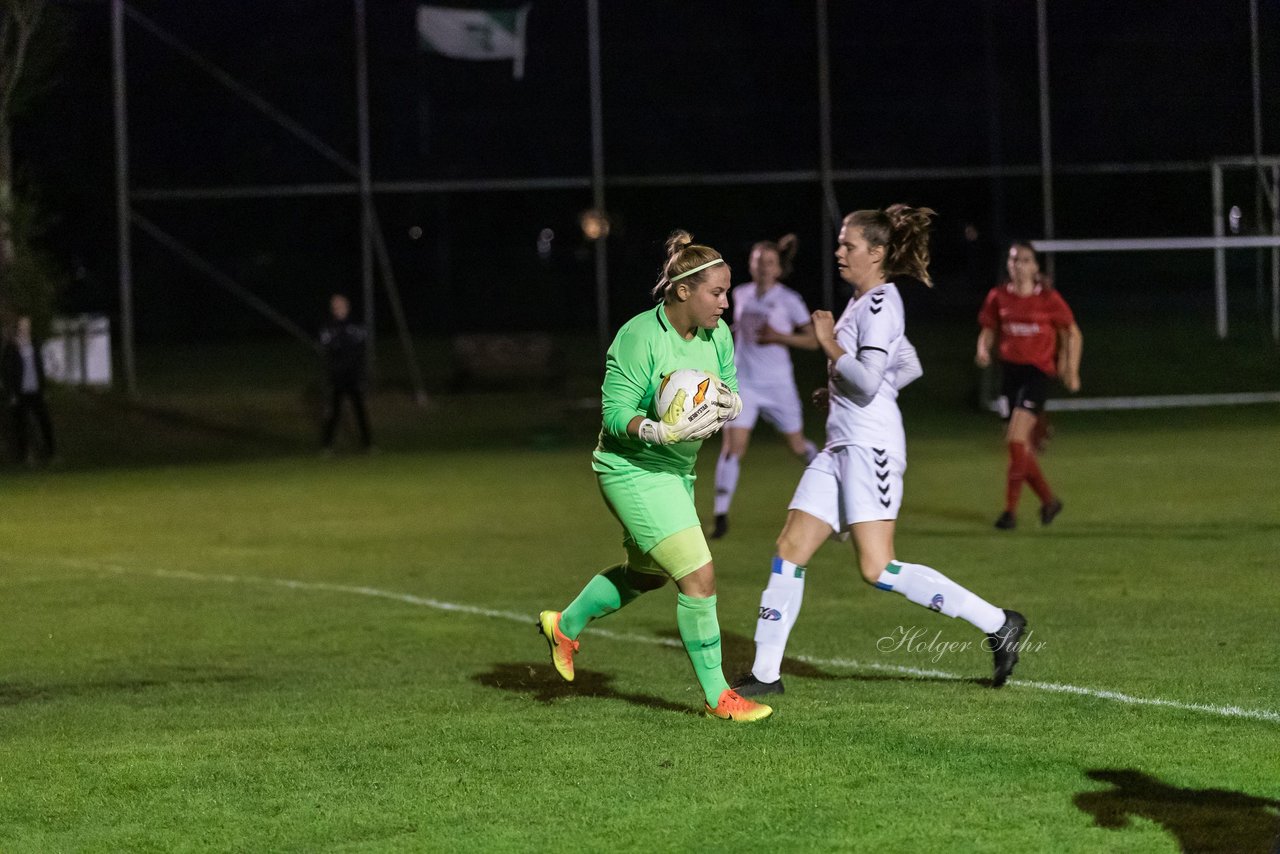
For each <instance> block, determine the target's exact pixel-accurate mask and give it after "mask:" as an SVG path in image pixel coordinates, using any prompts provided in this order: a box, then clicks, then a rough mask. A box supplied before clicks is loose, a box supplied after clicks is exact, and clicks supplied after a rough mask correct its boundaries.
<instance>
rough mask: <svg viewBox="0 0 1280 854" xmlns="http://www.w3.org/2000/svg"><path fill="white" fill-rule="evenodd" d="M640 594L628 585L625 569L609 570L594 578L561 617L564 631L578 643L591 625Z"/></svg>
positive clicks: (617, 567) (561, 625)
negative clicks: (588, 624) (584, 631)
mask: <svg viewBox="0 0 1280 854" xmlns="http://www.w3.org/2000/svg"><path fill="white" fill-rule="evenodd" d="M639 595H640V591H638V590H636V589H634V588H633V587H632V586H631V585H629V584H627V581H626V567H625V566H622V565H619V566H612V567H609V569H607V570H605V571H604V572H602V573H600V574H599V575H596V576H593V577H592V579H591V580H590V581H588V582H587V586H586V587H584V588H582V592H581V593H579V594H578V598H577V599H574V600H573V601H572V602H570V603H569V607H568V608H565V609H564V611H563V612H562V613H561V614H560V631H562V632H564V636H565V637H567V638H569V640H577V639H578V635H579V634H581V633H582V630H583V629H585V628H586V627H587V623H589V622H591V621H592V620H594V619H597V618H599V617H603V616H605V615H606V614H612V613H613V612H614V611H616V610H618V609H619V608H621V607H623V606H624V605H626V604H627V603H628V602H630V601H631V600H632V599H634V598H636V597H637V596H639Z"/></svg>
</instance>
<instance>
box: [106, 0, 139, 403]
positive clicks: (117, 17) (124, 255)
mask: <svg viewBox="0 0 1280 854" xmlns="http://www.w3.org/2000/svg"><path fill="white" fill-rule="evenodd" d="M111 68H112V75H111V79H112V92H113V102H114V112H115V126H116V127H115V131H116V250H117V253H118V255H119V257H120V355H121V362H122V364H123V367H124V390H125V393H126V394H128V395H129V397H137V396H138V374H137V369H136V366H135V364H134V358H133V246H132V244H131V243H130V239H129V238H130V216H129V127H128V113H127V111H126V102H125V85H124V84H125V75H124V71H125V68H124V0H111Z"/></svg>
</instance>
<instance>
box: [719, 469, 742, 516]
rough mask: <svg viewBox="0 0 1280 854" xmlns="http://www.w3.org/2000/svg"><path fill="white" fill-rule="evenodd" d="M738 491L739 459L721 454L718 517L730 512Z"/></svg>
mask: <svg viewBox="0 0 1280 854" xmlns="http://www.w3.org/2000/svg"><path fill="white" fill-rule="evenodd" d="M737 489H738V458H737V457H731V456H728V455H727V454H721V455H720V459H718V460H717V461H716V515H717V516H722V515H724V514H725V513H728V512H729V505H730V504H731V503H733V493H734V492H736V491H737Z"/></svg>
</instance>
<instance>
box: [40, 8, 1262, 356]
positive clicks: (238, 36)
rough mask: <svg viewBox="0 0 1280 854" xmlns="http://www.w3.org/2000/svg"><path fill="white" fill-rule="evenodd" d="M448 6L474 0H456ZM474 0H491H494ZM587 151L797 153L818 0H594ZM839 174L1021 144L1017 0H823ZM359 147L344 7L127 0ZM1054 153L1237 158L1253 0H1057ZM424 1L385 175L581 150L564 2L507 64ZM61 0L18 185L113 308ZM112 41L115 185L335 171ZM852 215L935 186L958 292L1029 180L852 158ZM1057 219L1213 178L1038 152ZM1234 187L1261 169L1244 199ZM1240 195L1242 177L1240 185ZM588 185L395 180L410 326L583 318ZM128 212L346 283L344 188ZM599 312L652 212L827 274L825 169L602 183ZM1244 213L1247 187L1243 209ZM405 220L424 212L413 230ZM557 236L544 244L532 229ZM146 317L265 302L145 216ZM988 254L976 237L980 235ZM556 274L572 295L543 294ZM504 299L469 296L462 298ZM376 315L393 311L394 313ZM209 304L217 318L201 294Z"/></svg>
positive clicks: (167, 59)
mask: <svg viewBox="0 0 1280 854" xmlns="http://www.w3.org/2000/svg"><path fill="white" fill-rule="evenodd" d="M452 5H460V6H462V5H473V6H483V5H484V4H466V3H462V2H459V3H456V4H452ZM493 5H512V4H510V3H502V4H499V3H494V4H493ZM601 5H602V7H603V10H602V29H603V93H604V127H605V163H606V169H607V171H608V173H609V174H611V175H620V176H646V175H661V174H669V173H697V172H711V173H716V172H737V171H754V170H760V171H775V170H797V169H814V168H816V165H817V158H818V110H817V94H816V92H817V90H816V80H817V66H816V60H815V49H814V47H815V35H814V11H813V5H812V3H809V2H798V1H797V2H759V3H757V2H728V0H725V2H719V0H717V2H683V3H670V2H652V0H648V1H647V2H641V0H604V2H602V4H601ZM830 6H831V8H830V30H831V54H832V76H831V87H832V96H833V102H834V109H833V124H834V135H833V139H834V159H835V167H836V168H837V169H872V168H889V167H893V168H900V167H920V168H932V167H964V166H971V167H990V166H996V167H1003V166H1028V165H1035V164H1036V163H1038V160H1039V147H1040V141H1039V134H1038V102H1037V98H1038V91H1037V77H1036V23H1035V3H1034V0H969V2H958V3H942V2H936V0H932V2H930V1H928V0H894V2H889V0H882V1H881V2H841V0H833V2H831V4H830ZM1259 6H1260V19H1261V29H1262V35H1263V63H1262V67H1263V100H1264V109H1263V115H1264V132H1263V138H1264V141H1265V143H1266V146H1265V147H1266V148H1267V150H1268V151H1269V152H1270V153H1272V154H1274V153H1276V152H1277V151H1278V150H1280V148H1278V145H1277V143H1278V141H1280V94H1278V93H1280V0H1260V3H1259ZM134 7H135V8H136V9H138V11H140V12H141V13H142V14H144V15H146V16H147V17H149V18H151V19H152V20H154V21H155V22H156V23H157V24H158V25H159V26H161V27H162V28H164V29H166V30H167V31H169V32H170V33H172V34H173V36H175V37H176V38H178V39H180V40H181V41H183V42H185V43H186V44H188V45H189V46H190V47H192V48H194V49H195V50H197V51H199V52H200V53H202V54H203V55H204V56H206V57H207V58H208V59H209V60H210V61H212V62H213V63H215V64H217V65H219V66H221V67H223V68H225V69H226V70H227V71H229V72H230V73H231V74H233V75H235V76H236V77H237V78H238V79H240V80H241V81H242V82H243V83H244V84H245V85H246V86H248V87H249V88H251V89H253V90H254V91H256V92H258V93H259V94H261V95H262V96H263V97H265V98H266V99H267V100H269V101H270V102H272V103H273V104H275V105H277V106H279V107H280V108H281V109H283V110H284V111H285V112H286V113H288V114H289V115H290V116H292V117H293V118H295V119H297V120H298V121H299V122H301V123H302V124H303V125H305V126H306V127H307V128H308V129H309V130H310V131H312V132H313V133H315V134H316V135H318V136H319V137H321V138H322V139H324V140H325V141H326V142H328V143H329V144H330V145H332V146H333V147H334V148H336V149H338V151H340V152H341V153H342V154H343V155H344V156H346V157H348V158H349V159H351V160H355V159H356V150H357V149H356V124H355V108H354V78H353V68H354V56H353V30H352V11H351V5H350V4H349V3H346V2H337V0H334V1H333V2H320V3H316V2H306V3H304V2H297V0H289V1H288V2H284V1H283V0H282V2H261V0H257V2H242V1H241V0H236V2H229V1H224V0H220V2H217V3H209V2H207V0H206V2H189V0H170V1H169V2H159V0H139V1H138V2H136V3H135V4H134ZM1049 7H1050V16H1049V31H1050V39H1051V44H1050V65H1051V90H1052V96H1053V112H1052V121H1053V131H1054V151H1053V154H1054V158H1055V161H1056V163H1058V164H1059V165H1062V166H1071V165H1079V164H1091V163H1102V162H1115V161H1173V160H1179V161H1181V160H1190V161H1205V162H1207V160H1208V159H1209V158H1211V157H1214V156H1220V155H1245V154H1248V153H1250V152H1251V150H1252V144H1253V138H1252V116H1251V94H1250V65H1249V21H1248V10H1249V6H1248V2H1247V0H1230V2H1212V3H1205V2H1188V0H1182V2H1114V0H1071V2H1064V0H1050V2H1049ZM416 8H417V4H416V3H410V2H403V0H388V2H376V0H370V2H369V21H368V26H369V35H370V89H371V110H372V124H373V135H372V144H373V166H374V174H375V179H376V180H385V181H389V180H412V179H432V178H450V179H470V178H509V177H560V176H584V175H589V174H590V166H591V161H590V142H589V127H590V126H589V112H588V106H589V90H588V80H587V74H586V72H587V49H586V15H585V2H583V0H563V2H539V0H534V2H533V10H532V12H531V14H530V17H529V32H528V41H527V46H528V58H527V61H526V74H525V78H524V79H523V80H520V81H516V80H513V79H512V75H511V70H510V65H509V64H508V63H505V62H496V63H473V62H461V61H456V60H448V59H444V58H441V57H437V56H433V55H427V54H424V53H422V52H421V51H420V50H419V49H418V45H417V41H416V35H415V32H414V28H413V18H414V13H415V10H416ZM59 11H60V13H61V14H60V18H61V22H60V27H59V30H60V32H61V34H62V37H61V42H62V48H61V52H60V53H59V55H58V61H57V64H56V66H55V70H54V72H53V76H52V77H51V78H50V79H49V80H48V81H47V82H45V83H44V84H43V86H42V88H41V92H40V94H39V96H38V97H37V98H36V99H35V100H34V103H33V104H32V106H31V108H30V109H29V110H28V111H27V112H26V113H25V114H24V115H22V116H21V117H20V119H19V122H18V126H17V140H16V141H17V149H18V150H17V153H18V157H19V160H20V164H21V167H22V170H23V171H22V174H23V176H24V179H25V181H26V182H27V184H28V185H30V186H34V187H38V188H39V194H40V199H41V203H42V205H43V208H44V210H45V211H46V213H48V214H50V215H51V216H52V217H53V218H54V219H53V224H52V226H51V228H50V230H49V232H48V234H47V236H46V243H47V244H48V246H49V248H50V249H51V250H52V251H53V252H54V253H55V254H57V255H58V257H59V258H61V259H62V261H63V262H64V263H65V264H66V265H67V266H68V268H69V269H73V270H78V271H79V272H78V273H77V275H76V278H75V280H74V281H73V283H72V285H71V286H70V287H69V288H68V289H67V292H66V295H65V297H64V303H65V306H64V307H65V308H67V309H71V310H80V309H95V310H106V311H111V310H113V309H114V307H115V297H114V292H115V287H116V285H115V263H116V260H115V250H114V207H113V205H114V200H113V195H112V194H113V191H114V190H113V176H112V136H111V134H112V128H111V100H110V62H109V48H110V43H109V20H108V5H107V4H106V3H95V2H78V3H74V4H70V5H63V6H61V7H60V8H59ZM127 37H128V49H129V70H128V75H129V106H130V126H129V132H130V139H131V144H132V152H131V169H132V183H133V185H134V187H135V188H141V187H175V186H182V187H192V186H199V187H206V186H222V185H228V184H287V183H302V182H306V183H324V182H330V181H341V180H346V176H345V175H344V174H343V173H342V172H341V171H340V170H338V169H337V168H335V167H334V166H333V165H332V164H330V163H328V162H326V161H325V160H324V159H323V158H322V157H320V156H318V155H316V154H315V153H313V152H311V151H310V150H308V149H307V148H306V147H305V146H304V145H302V144H301V143H299V142H297V141H296V140H294V139H292V138H290V137H289V135H288V134H287V133H285V132H284V131H282V130H280V129H279V128H277V127H275V126H274V125H272V124H271V123H270V122H268V121H267V120H265V119H263V118H261V117H260V116H259V115H258V114H257V113H255V112H254V111H253V110H252V109H250V108H248V107H247V106H245V105H244V104H243V103H242V102H240V101H238V100H237V99H236V98H235V97H233V96H232V95H230V94H229V93H228V92H227V91H226V90H225V89H224V88H222V87H221V86H219V85H218V84H217V83H215V82H213V81H211V80H210V79H209V78H208V77H207V76H206V75H204V74H203V73H202V72H200V71H198V70H197V69H195V68H194V67H193V66H192V65H191V64H190V63H189V62H187V61H186V60H184V59H182V58H181V57H179V56H177V55H176V54H175V53H174V52H173V51H172V50H171V49H170V48H169V47H167V46H165V45H163V44H162V43H161V42H160V41H158V40H157V39H156V38H155V37H154V36H153V35H152V34H151V33H148V32H146V31H145V30H144V29H143V28H141V27H140V26H138V25H137V24H136V23H133V22H131V23H130V24H129V25H128V28H127ZM836 189H837V197H838V199H839V202H840V204H841V206H842V207H843V208H845V209H852V208H854V207H865V206H872V205H881V204H885V203H888V202H891V201H895V200H899V199H901V200H906V201H910V202H914V203H918V204H928V205H930V206H932V207H935V208H937V209H938V210H939V211H940V212H941V217H940V219H939V222H938V233H937V240H936V252H935V255H936V267H937V269H938V271H939V274H940V275H939V278H940V280H941V281H942V282H943V283H944V284H945V283H947V282H948V281H950V282H952V283H954V284H955V288H954V292H956V293H963V294H967V291H968V290H972V289H974V288H977V287H980V286H984V285H985V284H986V282H985V281H976V282H975V281H972V280H973V279H975V278H977V279H979V280H985V279H986V278H987V277H986V276H985V271H986V270H987V269H989V268H988V266H987V264H986V261H985V260H981V261H979V262H977V263H979V264H980V268H979V272H978V273H976V274H975V272H974V264H975V259H974V257H973V255H974V253H975V252H976V251H978V250H977V248H976V247H974V246H970V245H966V244H965V243H964V241H963V240H962V239H961V238H960V237H959V234H960V233H961V231H962V229H963V227H964V224H965V223H966V222H973V223H975V224H977V225H978V226H979V228H980V230H981V231H982V233H983V235H984V237H992V238H995V237H998V236H1002V235H1007V234H1013V233H1017V234H1029V235H1033V236H1034V235H1036V234H1037V232H1038V231H1039V227H1040V222H1041V212H1040V195H1039V179H1038V177H1035V176H1031V177H1017V178H1006V179H1003V180H1000V181H989V180H982V179H968V180H947V181H938V180H935V181H920V180H911V181H906V180H904V181H892V182H883V181H875V182H872V181H860V182H859V181H842V182H840V183H839V184H838V185H837V188H836ZM1055 189H1056V191H1057V193H1058V196H1059V202H1060V204H1059V206H1058V210H1057V221H1058V232H1059V235H1060V236H1070V237H1086V236H1140V235H1158V234H1172V235H1178V234H1193V233H1194V234H1203V233H1207V232H1208V231H1209V229H1210V222H1209V196H1208V178H1207V169H1206V170H1205V173H1204V174H1196V175H1160V176H1121V177H1116V176H1107V177H1088V178H1086V177H1080V176H1076V175H1071V174H1069V170H1068V173H1066V174H1061V175H1059V176H1058V177H1057V178H1056V181H1055ZM1246 195H1247V196H1248V202H1249V205H1250V206H1251V205H1252V194H1251V192H1250V193H1247V194H1246ZM1242 198H1243V196H1242ZM589 202H590V192H589V191H586V190H555V191H538V192H510V191H508V192H489V193H449V194H387V195H383V196H380V197H379V200H378V204H379V211H380V214H381V216H382V218H383V221H384V224H385V226H386V229H387V237H388V242H389V244H390V247H391V250H392V252H393V255H394V259H395V263H396V268H397V272H398V274H399V276H400V279H401V287H402V289H403V290H404V292H405V301H406V305H407V307H408V308H409V313H410V316H411V318H412V322H413V324H414V325H415V326H416V327H418V328H421V329H424V330H426V331H433V332H442V331H445V330H447V329H453V328H467V327H474V326H476V325H478V324H489V325H495V326H500V327H506V328H518V327H521V326H548V327H559V328H566V327H572V328H584V329H589V328H591V324H592V317H593V314H592V311H593V309H592V306H591V304H590V302H591V301H590V293H591V288H592V281H593V278H592V273H591V268H590V264H589V262H588V259H587V258H586V257H585V253H584V252H583V250H582V246H581V241H580V239H579V238H577V236H576V234H575V230H576V225H575V221H576V216H577V214H578V212H579V211H581V210H582V209H583V208H584V207H586V206H588V204H589ZM136 205H137V208H138V209H139V210H140V211H141V212H143V213H144V215H146V216H148V217H149V218H152V219H154V220H155V221H157V222H159V223H161V224H162V225H163V226H164V227H165V228H167V229H169V230H170V231H171V232H172V233H173V234H175V235H176V236H178V237H179V238H180V239H182V240H184V241H187V242H189V243H190V244H191V245H192V246H193V247H194V248H196V249H197V250H198V251H199V252H201V253H202V254H204V255H206V256H207V257H208V258H209V259H210V260H211V261H213V262H214V263H215V264H217V265H218V266H219V267H220V268H221V269H223V270H225V271H226V272H228V273H229V274H231V275H232V276H234V277H235V278H237V279H238V280H240V281H242V282H243V283H244V284H246V285H247V286H249V287H251V288H253V289H254V290H255V291H257V292H259V293H262V294H263V295H264V296H265V297H266V298H268V299H269V300H270V301H271V302H272V303H273V304H275V305H278V306H279V307H281V309H282V310H283V311H284V312H285V313H286V314H289V315H290V316H292V317H294V318H296V319H298V320H299V321H300V322H303V323H304V325H309V324H310V323H311V322H312V321H313V319H314V317H315V316H316V314H317V313H318V312H319V311H320V310H321V300H320V295H323V294H325V293H327V292H329V291H330V290H332V289H340V288H346V289H355V288H357V287H358V275H359V274H358V271H359V261H358V259H359V251H358V245H359V244H358V239H357V233H356V230H355V229H356V223H357V221H358V220H357V215H356V206H355V203H354V201H352V200H349V199H341V198H335V197H322V198H308V199H293V200H273V201H247V200H241V201H207V202H200V203H191V202H160V201H139V202H137V203H136ZM609 208H610V211H611V214H612V215H613V216H614V218H615V222H616V225H617V229H616V231H615V233H614V235H613V237H612V238H611V240H610V253H611V267H610V273H611V281H612V285H613V291H614V293H615V295H616V297H615V314H616V315H618V316H617V317H616V318H615V322H616V321H617V320H620V319H621V318H622V317H625V316H626V315H627V314H628V313H629V312H631V311H632V310H635V309H636V308H638V307H640V306H642V305H643V304H644V299H645V295H644V292H645V290H646V288H647V285H648V283H649V281H650V280H651V278H652V277H653V274H654V271H655V270H656V267H657V265H658V262H659V261H660V257H659V255H658V253H657V249H656V247H657V246H658V245H660V243H661V240H662V238H663V236H664V235H665V233H666V232H667V231H668V230H670V229H671V228H673V227H676V226H683V227H688V228H690V229H691V230H693V231H694V232H695V233H696V234H697V235H698V236H699V238H700V239H704V240H706V241H707V242H710V243H713V245H717V246H719V247H720V248H721V249H722V250H723V251H725V252H726V254H728V255H729V256H730V258H731V261H733V262H734V263H735V264H736V266H737V267H738V269H739V270H740V271H742V272H743V273H745V250H746V248H747V247H748V246H749V245H750V243H751V242H753V241H754V240H756V239H760V238H765V237H776V236H778V235H780V234H781V233H783V232H784V231H797V232H798V233H799V234H800V236H801V241H802V252H801V256H800V264H799V266H798V270H797V275H796V279H795V281H794V284H796V286H797V287H798V288H799V289H800V290H801V291H802V292H804V293H806V294H807V295H810V296H811V297H816V294H817V288H818V278H819V276H820V271H821V265H822V264H823V263H824V262H823V261H822V259H819V258H817V257H816V255H817V249H818V247H819V245H820V236H819V234H818V229H819V228H820V220H819V214H818V211H819V206H818V193H817V190H816V188H815V187H813V186H810V185H807V184H785V185H755V186H740V187H721V188H696V187H665V188H636V187H626V186H618V187H611V188H610V190H609ZM1250 209H1251V208H1250ZM413 225H417V226H419V227H421V228H422V229H423V237H421V238H419V239H417V240H414V239H412V238H410V237H409V236H408V235H409V228H410V227H411V226H413ZM543 227H551V228H553V229H554V230H555V231H556V232H557V235H558V237H557V240H556V242H555V244H554V245H555V250H554V252H553V255H552V257H551V258H550V259H549V260H547V261H541V260H540V259H539V258H538V257H537V255H536V252H535V248H534V247H535V240H536V237H537V234H538V231H539V230H540V229H541V228H543ZM136 247H137V248H136V251H137V257H136V265H137V276H138V294H139V299H138V304H139V312H140V323H139V326H140V333H141V334H142V336H143V337H144V338H145V337H148V336H150V337H155V338H159V337H165V336H171V335H189V334H192V332H193V330H198V329H206V330H209V331H210V332H211V333H219V332H221V333H225V332H228V331H236V330H240V331H254V330H259V329H261V328H262V324H261V322H259V321H258V320H256V319H255V318H254V317H253V316H252V315H250V314H248V313H247V312H246V311H244V310H243V309H241V308H240V307H238V306H236V305H235V304H234V303H233V302H230V301H229V300H228V299H227V298H226V297H224V296H222V295H221V294H219V293H217V292H216V291H215V290H213V289H212V288H211V287H210V286H208V285H207V284H206V283H204V282H203V281H202V280H201V279H200V278H199V277H198V276H196V275H194V274H192V273H191V272H190V271H188V270H187V269H185V268H183V267H182V266H181V265H179V264H177V263H175V262H174V261H173V259H172V258H171V257H169V256H168V255H166V253H165V252H164V251H163V250H162V249H160V248H159V247H157V246H156V245H155V244H153V243H151V242H150V241H149V239H148V238H146V237H145V236H138V237H137V240H136ZM987 248H989V247H987ZM565 294H568V295H570V296H571V297H576V296H581V299H574V298H571V299H569V300H567V301H564V302H566V303H568V305H569V308H568V309H567V310H565V309H559V310H555V311H553V310H552V308H551V304H552V302H553V301H555V300H556V298H557V297H558V296H561V295H565ZM476 299H479V300H480V301H482V302H484V303H485V304H486V305H489V306H496V307H497V308H495V309H493V310H492V311H490V312H488V313H487V314H486V315H485V318H484V319H483V320H478V319H476V318H475V317H474V313H473V312H472V310H471V309H470V308H469V306H470V305H471V304H472V303H473V302H474V301H475V300H476ZM383 316H385V314H384V315H383ZM211 318H213V319H211Z"/></svg>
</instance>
